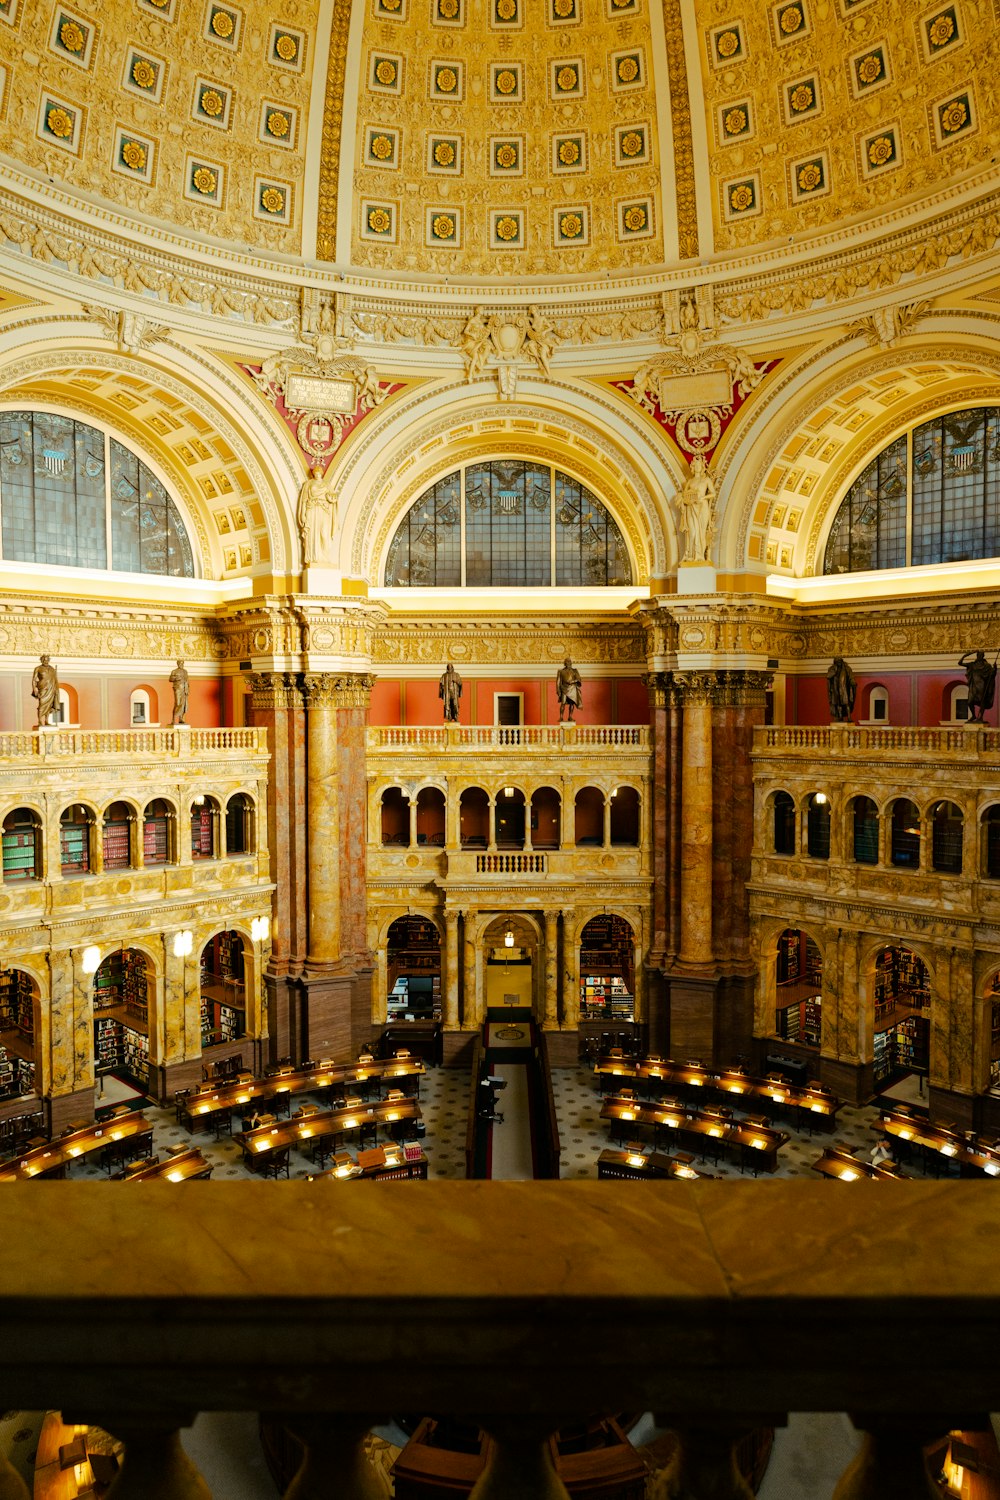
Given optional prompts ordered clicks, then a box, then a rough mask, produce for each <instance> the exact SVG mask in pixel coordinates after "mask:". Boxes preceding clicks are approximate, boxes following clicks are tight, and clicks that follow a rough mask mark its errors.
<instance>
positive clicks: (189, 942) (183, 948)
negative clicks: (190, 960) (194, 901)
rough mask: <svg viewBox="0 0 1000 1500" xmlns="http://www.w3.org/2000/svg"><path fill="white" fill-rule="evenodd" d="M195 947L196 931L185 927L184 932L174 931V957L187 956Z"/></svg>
mask: <svg viewBox="0 0 1000 1500" xmlns="http://www.w3.org/2000/svg"><path fill="white" fill-rule="evenodd" d="M193 947H194V933H193V932H191V931H190V930H189V929H188V928H186V927H185V929H184V931H183V932H175V933H174V957H175V958H187V956H188V954H189V953H190V952H191V950H192V948H193Z"/></svg>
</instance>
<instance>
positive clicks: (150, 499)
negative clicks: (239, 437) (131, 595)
mask: <svg viewBox="0 0 1000 1500" xmlns="http://www.w3.org/2000/svg"><path fill="white" fill-rule="evenodd" d="M109 446H110V455H111V463H110V468H111V472H110V476H109V474H108V472H107V467H108V466H107V461H106V451H105V436H104V434H103V433H102V432H100V431H99V430H98V429H97V428H96V427H89V426H87V425H86V424H85V423H83V422H76V421H74V420H73V418H72V417H64V416H58V415H55V414H53V413H51V412H40V411H35V412H31V411H8V412H2V413H0V523H2V524H0V537H2V544H3V556H4V557H5V558H9V559H11V560H13V561H16V562H35V563H50V564H55V565H57V566H61V567H71V568H107V567H109V566H110V567H111V568H113V569H114V570H116V571H120V572H127V573H159V574H169V575H171V576H174V577H181V578H193V577H194V557H193V554H192V551H191V543H190V540H189V538H188V535H187V531H186V529H185V526H184V522H183V521H182V519H181V516H180V513H179V511H178V509H177V507H176V505H175V504H174V502H173V501H172V500H171V499H170V497H169V495H168V494H167V492H166V490H165V489H164V488H163V485H162V484H161V483H160V481H159V480H158V479H157V478H156V477H155V476H154V475H153V474H152V473H151V472H150V470H149V469H147V467H146V465H145V464H143V463H141V462H140V461H139V459H138V458H137V457H136V456H135V454H134V453H130V452H129V450H128V449H127V448H125V447H123V446H122V444H121V443H118V442H116V441H115V440H114V439H113V438H112V439H111V440H110V444H109ZM109 514H110V522H111V524H110V534H111V562H110V564H109V562H108V532H109V526H108V520H109Z"/></svg>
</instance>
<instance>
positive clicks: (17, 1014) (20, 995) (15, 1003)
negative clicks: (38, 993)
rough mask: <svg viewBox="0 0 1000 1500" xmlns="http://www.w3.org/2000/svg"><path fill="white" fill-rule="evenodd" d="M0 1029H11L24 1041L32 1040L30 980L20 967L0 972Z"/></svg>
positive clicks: (33, 1028)
mask: <svg viewBox="0 0 1000 1500" xmlns="http://www.w3.org/2000/svg"><path fill="white" fill-rule="evenodd" d="M0 1031H13V1032H16V1033H17V1034H18V1035H19V1036H20V1037H22V1038H23V1039H24V1040H25V1041H33V1040H34V1035H35V1012H34V1006H33V1004H32V994H31V980H30V979H29V978H28V976H27V974H23V973H22V972H21V970H20V969H4V970H3V971H2V972H0Z"/></svg>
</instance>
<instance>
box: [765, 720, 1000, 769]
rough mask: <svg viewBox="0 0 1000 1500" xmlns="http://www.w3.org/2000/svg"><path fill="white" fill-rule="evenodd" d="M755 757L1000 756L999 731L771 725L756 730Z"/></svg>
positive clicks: (851, 725) (859, 725)
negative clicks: (798, 755) (767, 755)
mask: <svg viewBox="0 0 1000 1500" xmlns="http://www.w3.org/2000/svg"><path fill="white" fill-rule="evenodd" d="M753 752H754V755H755V756H761V755H766V754H777V755H789V754H792V755H794V754H796V753H799V754H803V755H808V756H813V755H824V756H826V755H832V756H835V757H836V756H847V757H850V756H852V755H872V754H880V755H887V754H892V755H895V754H897V753H899V752H903V753H904V754H907V753H908V754H914V755H927V754H932V755H949V756H956V755H957V756H960V757H961V758H962V759H963V760H967V759H969V758H970V757H972V758H980V759H988V760H994V761H995V760H997V759H1000V730H997V729H985V728H983V727H982V726H981V725H975V726H973V725H970V726H969V727H968V728H964V727H963V728H958V727H957V728H955V729H949V728H940V729H925V728H920V727H919V726H914V727H911V728H893V726H892V725H887V726H886V727H885V728H870V727H869V726H867V725H861V724H826V725H823V724H802V725H785V726H780V727H779V726H777V725H767V726H766V727H764V728H760V729H755V730H754V738H753Z"/></svg>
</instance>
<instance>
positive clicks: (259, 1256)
mask: <svg viewBox="0 0 1000 1500" xmlns="http://www.w3.org/2000/svg"><path fill="white" fill-rule="evenodd" d="M0 1214H2V1216H3V1219H2V1227H3V1232H2V1233H0V1326H2V1328H3V1339H2V1340H0V1401H2V1402H3V1408H4V1409H11V1408H15V1409H26V1410H47V1409H58V1410H60V1411H61V1412H62V1414H63V1418H64V1420H65V1421H67V1422H71V1423H72V1422H93V1423H99V1424H100V1425H101V1426H103V1427H105V1428H107V1429H108V1430H109V1431H111V1432H112V1433H114V1434H115V1435H116V1436H118V1437H120V1438H121V1439H123V1441H124V1442H125V1444H126V1457H125V1465H124V1468H123V1470H122V1473H121V1476H120V1478H119V1479H118V1481H117V1482H116V1485H115V1491H114V1493H115V1495H116V1496H119V1497H121V1500H138V1497H142V1500H149V1497H150V1496H153V1495H155V1496H156V1500H191V1497H194V1496H199V1497H201V1496H207V1494H208V1493H209V1492H208V1490H207V1488H206V1487H205V1486H204V1484H203V1482H202V1481H201V1480H200V1477H199V1476H198V1474H197V1472H196V1471H195V1470H194V1469H193V1466H192V1465H191V1464H190V1462H189V1461H188V1460H186V1459H184V1458H183V1455H182V1453H181V1450H180V1447H179V1445H178V1443H177V1440H176V1435H177V1433H178V1430H179V1429H180V1428H182V1427H185V1426H187V1425H188V1424H190V1422H191V1421H192V1420H193V1418H194V1416H195V1414H196V1413H197V1412H199V1411H203V1410H209V1411H224V1412H235V1411H244V1412H245V1411H257V1410H262V1411H265V1412H267V1413H269V1414H271V1415H272V1416H273V1417H274V1418H277V1419H279V1420H284V1421H286V1422H287V1423H288V1425H289V1426H290V1427H291V1428H292V1429H293V1430H294V1431H295V1432H296V1434H298V1435H299V1436H300V1437H301V1439H302V1440H303V1441H304V1443H305V1445H306V1457H305V1460H304V1466H303V1469H302V1471H301V1472H300V1474H299V1475H298V1476H297V1478H296V1479H295V1480H294V1481H293V1484H292V1487H291V1489H290V1490H289V1491H288V1492H287V1493H288V1496H291V1495H292V1494H294V1495H295V1496H297V1497H300V1500H303V1497H313V1496H316V1497H318V1496H320V1495H337V1496H339V1497H342V1500H370V1497H372V1496H374V1495H377V1494H378V1493H379V1490H378V1489H377V1488H376V1485H375V1481H374V1479H373V1476H372V1471H371V1470H370V1469H369V1468H368V1464H367V1460H366V1458H365V1456H364V1452H363V1448H362V1442H363V1438H364V1435H365V1433H366V1432H367V1430H368V1428H369V1426H370V1425H372V1424H374V1423H377V1422H381V1421H384V1420H385V1419H386V1417H388V1416H389V1415H391V1414H393V1413H397V1412H413V1411H415V1410H420V1409H422V1410H424V1411H426V1412H429V1413H437V1414H451V1415H455V1416H465V1417H472V1418H475V1419H476V1420H478V1421H479V1422H480V1423H481V1424H482V1425H483V1426H484V1427H485V1428H486V1429H487V1430H488V1431H489V1432H491V1433H492V1434H493V1435H494V1436H495V1438H496V1446H495V1448H494V1450H493V1452H492V1456H491V1457H490V1458H489V1459H488V1462H487V1468H486V1471H485V1472H484V1474H483V1476H482V1478H481V1479H480V1480H479V1482H478V1484H477V1485H476V1488H475V1490H474V1491H473V1500H484V1497H487V1496H489V1497H500V1496H503V1497H505V1500H507V1497H514V1496H517V1497H519V1500H535V1497H545V1500H559V1497H562V1500H565V1497H566V1493H567V1492H566V1490H565V1489H564V1488H563V1487H562V1484H561V1481H560V1480H559V1479H558V1477H557V1476H556V1474H555V1473H554V1471H553V1469H552V1466H551V1461H550V1459H549V1454H548V1448H547V1444H546V1439H547V1437H548V1434H549V1433H550V1432H551V1431H553V1430H554V1429H555V1428H557V1427H558V1426H559V1425H560V1423H566V1422H569V1421H572V1420H573V1419H575V1418H586V1417H592V1416H600V1415H605V1414H609V1413H613V1412H621V1411H652V1412H654V1413H656V1414H657V1417H658V1420H659V1421H660V1422H661V1423H662V1424H663V1425H665V1426H669V1427H672V1428H673V1429H674V1430H675V1431H676V1432H677V1434H678V1436H679V1440H680V1442H679V1450H678V1452H677V1454H676V1455H675V1457H674V1459H673V1460H672V1464H673V1476H674V1480H675V1489H674V1490H672V1491H671V1492H672V1493H675V1492H678V1491H679V1492H681V1493H683V1494H685V1495H686V1496H688V1497H690V1500H710V1497H711V1500H739V1497H746V1496H747V1495H748V1494H749V1491H748V1490H747V1489H746V1488H745V1487H743V1486H742V1482H740V1481H737V1479H736V1477H735V1475H734V1473H733V1468H732V1445H733V1443H734V1442H735V1440H736V1439H737V1438H738V1437H739V1436H740V1435H741V1434H742V1433H743V1432H744V1431H745V1430H746V1429H747V1428H748V1427H754V1426H759V1425H768V1426H773V1425H778V1426H780V1425H781V1423H782V1422H783V1421H784V1417H785V1414H786V1413H787V1412H789V1411H790V1410H793V1411H806V1412H810V1411H844V1410H847V1411H850V1412H851V1413H852V1414H854V1420H855V1422H856V1423H857V1425H858V1426H859V1427H860V1428H861V1429H863V1430H864V1431H865V1433H866V1434H867V1437H866V1441H865V1445H864V1446H863V1447H862V1450H861V1456H860V1459H859V1460H857V1461H856V1462H855V1463H854V1464H852V1466H851V1468H850V1469H849V1470H848V1472H847V1473H846V1474H845V1476H844V1478H843V1479H842V1481H841V1485H840V1487H839V1488H838V1490H837V1495H838V1500H862V1497H869V1496H873V1495H876V1494H878V1495H888V1494H893V1495H899V1496H901V1497H902V1496H905V1497H907V1500H908V1497H910V1496H913V1497H916V1496H918V1495H921V1496H924V1495H933V1494H936V1493H937V1490H936V1489H935V1488H934V1487H933V1486H932V1484H931V1482H930V1479H929V1477H928V1476H927V1474H926V1468H925V1466H924V1462H923V1458H922V1455H921V1444H922V1443H924V1442H927V1441H929V1440H930V1439H933V1438H934V1437H936V1436H938V1435H939V1434H943V1433H945V1432H947V1431H948V1430H949V1429H951V1428H953V1427H954V1428H968V1427H972V1426H974V1425H976V1416H975V1414H978V1413H983V1412H985V1411H988V1410H989V1409H990V1406H991V1405H993V1406H995V1405H996V1379H995V1372H994V1364H995V1361H994V1359H993V1349H992V1341H991V1339H990V1337H989V1330H990V1328H992V1327H993V1326H994V1325H993V1320H994V1318H996V1317H997V1316H998V1314H1000V1262H998V1259H997V1257H996V1255H995V1254H994V1253H993V1249H992V1247H993V1246H994V1245H995V1244H996V1243H997V1239H998V1236H1000V1196H998V1194H997V1190H996V1188H995V1187H993V1185H992V1184H989V1183H983V1184H977V1183H971V1182H962V1183H958V1182H954V1183H947V1182H945V1183H942V1182H933V1183H931V1182H927V1183H924V1182H898V1183H894V1184H892V1188H891V1192H890V1191H889V1190H888V1189H885V1190H882V1189H879V1187H878V1186H877V1185H876V1186H875V1187H868V1188H865V1187H861V1188H858V1189H855V1188H853V1187H843V1186H841V1187H837V1186H831V1185H830V1184H829V1183H822V1184H819V1183H817V1184H815V1185H814V1184H811V1183H802V1182H768V1183H767V1184H766V1185H765V1186H761V1185H759V1184H757V1183H749V1182H748V1183H732V1182H726V1183H721V1182H719V1183H716V1182H700V1183H690V1184H688V1183H681V1182H671V1183H664V1184H662V1185H661V1184H655V1183H648V1184H643V1185H642V1186H641V1187H639V1186H636V1185H634V1184H619V1183H610V1182H608V1183H603V1182H602V1183H597V1182H574V1183H569V1184H568V1183H546V1182H538V1183H494V1182H441V1181H438V1182H429V1183H424V1184H422V1185H420V1186H419V1187H414V1188H413V1189H412V1190H409V1191H408V1190H407V1189H405V1188H401V1187H399V1186H394V1187H393V1188H392V1190H391V1191H389V1190H386V1189H382V1188H379V1187H377V1186H376V1187H370V1188H360V1189H359V1188H357V1187H355V1186H353V1185H350V1184H348V1185H345V1184H341V1183H338V1182H335V1181H331V1180H322V1181H317V1182H313V1183H282V1184H281V1185H280V1186H276V1187H273V1188H272V1187H271V1186H269V1185H267V1184H264V1183H255V1182H222V1183H218V1184H216V1183H212V1184H211V1185H210V1186H209V1187H207V1188H197V1187H195V1188H191V1187H183V1186H182V1187H180V1188H177V1187H174V1186H171V1185H168V1184H159V1183H149V1184H146V1185H145V1186H144V1188H143V1190H142V1192H141V1193H140V1192H139V1191H138V1190H136V1191H135V1192H130V1191H129V1190H127V1189H125V1188H122V1189H118V1188H116V1187H107V1188H101V1189H96V1190H95V1189H94V1187H93V1186H92V1185H90V1184H86V1183H73V1182H68V1183H64V1184H60V1185H59V1186H57V1187H47V1186H45V1185H43V1186H41V1187H39V1186H38V1185H37V1184H34V1185H33V1184H24V1185H10V1186H7V1187H6V1188H5V1189H4V1190H3V1191H2V1193H0ZM874 1349H878V1350H891V1351H892V1356H893V1367H894V1368H895V1369H896V1370H897V1371H898V1372H900V1373H899V1374H898V1377H897V1378H891V1376H887V1373H886V1366H885V1361H884V1360H882V1359H872V1358H871V1357H870V1354H871V1351H872V1350H874ZM887 1475H888V1477H886V1476H887ZM152 1476H155V1480H154V1478H153V1477H152ZM0 1494H2V1495H3V1496H4V1500H27V1491H26V1490H25V1489H24V1488H23V1486H22V1485H21V1482H20V1480H18V1479H17V1478H16V1476H15V1475H14V1474H13V1471H12V1470H11V1469H10V1468H9V1467H7V1466H6V1464H5V1460H3V1459H0ZM790 1500H792V1497H790ZM794 1500H806V1497H805V1496H802V1497H800V1496H798V1495H796V1496H795V1497H794Z"/></svg>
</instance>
